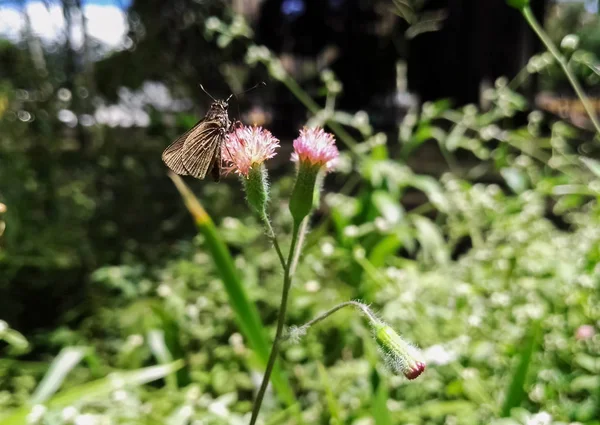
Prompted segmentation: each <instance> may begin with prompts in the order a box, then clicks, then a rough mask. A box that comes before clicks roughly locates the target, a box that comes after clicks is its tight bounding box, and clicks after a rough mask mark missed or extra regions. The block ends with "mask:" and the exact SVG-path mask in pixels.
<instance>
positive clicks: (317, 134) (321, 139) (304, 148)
mask: <svg viewBox="0 0 600 425" xmlns="http://www.w3.org/2000/svg"><path fill="white" fill-rule="evenodd" d="M338 156H339V151H338V149H337V147H336V146H335V138H334V137H333V135H332V134H330V133H326V132H325V131H324V130H323V129H322V128H319V127H317V128H303V129H302V130H300V137H298V138H297V139H296V140H294V153H293V154H292V161H294V162H303V163H308V164H310V165H312V166H317V167H319V168H321V167H325V169H326V170H327V171H330V170H332V169H333V168H334V167H335V164H336V161H337V157H338Z"/></svg>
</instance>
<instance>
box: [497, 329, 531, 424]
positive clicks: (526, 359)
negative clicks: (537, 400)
mask: <svg viewBox="0 0 600 425" xmlns="http://www.w3.org/2000/svg"><path fill="white" fill-rule="evenodd" d="M540 332H541V329H540V323H539V322H537V321H536V322H534V323H533V325H532V326H531V329H530V330H529V333H528V334H527V337H526V339H525V341H524V342H523V345H522V347H523V348H522V349H521V352H520V354H519V363H518V364H517V367H516V368H515V370H514V372H513V376H512V379H511V382H510V385H509V386H508V389H507V391H506V398H505V400H504V405H503V406H502V413H501V417H503V418H507V417H509V416H510V411H511V409H512V408H514V407H518V406H520V405H521V403H522V402H523V400H524V399H525V397H526V392H525V382H526V380H527V372H528V370H529V365H531V361H532V360H533V355H534V354H535V352H536V351H537V348H538V341H539V337H540Z"/></svg>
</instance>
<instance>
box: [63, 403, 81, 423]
mask: <svg viewBox="0 0 600 425" xmlns="http://www.w3.org/2000/svg"><path fill="white" fill-rule="evenodd" d="M78 414H79V411H78V410H77V409H76V408H74V407H73V406H67V407H65V408H64V409H63V410H62V412H61V414H60V416H61V417H62V420H63V421H64V422H72V421H73V419H75V417H76V416H77V415H78Z"/></svg>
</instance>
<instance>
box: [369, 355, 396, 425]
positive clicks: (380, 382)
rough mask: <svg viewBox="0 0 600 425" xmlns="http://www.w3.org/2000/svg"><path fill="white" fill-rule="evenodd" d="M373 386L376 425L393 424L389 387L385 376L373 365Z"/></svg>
mask: <svg viewBox="0 0 600 425" xmlns="http://www.w3.org/2000/svg"><path fill="white" fill-rule="evenodd" d="M371 382H372V386H373V406H372V409H371V411H372V414H373V419H374V420H375V424H376V425H392V418H391V416H390V412H389V410H388V408H387V400H388V395H389V394H388V388H387V384H386V382H385V379H384V377H382V376H380V375H379V373H378V372H377V368H376V367H373V373H372V375H371Z"/></svg>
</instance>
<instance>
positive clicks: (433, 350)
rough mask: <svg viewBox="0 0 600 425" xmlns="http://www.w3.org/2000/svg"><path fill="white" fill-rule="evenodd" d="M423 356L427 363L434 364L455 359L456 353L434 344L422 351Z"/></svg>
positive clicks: (442, 363)
mask: <svg viewBox="0 0 600 425" xmlns="http://www.w3.org/2000/svg"><path fill="white" fill-rule="evenodd" d="M423 356H425V360H427V362H428V363H431V364H436V365H440V366H442V365H445V364H448V363H451V362H453V361H454V360H456V358H457V355H456V353H454V352H452V351H449V350H447V349H446V348H444V346H443V345H440V344H436V345H432V346H431V347H429V348H427V349H426V350H425V351H423Z"/></svg>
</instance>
